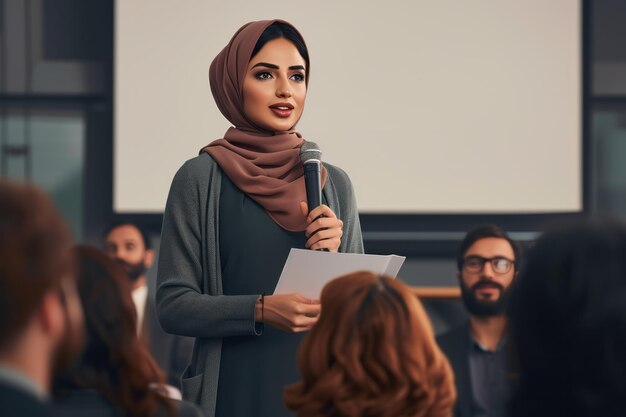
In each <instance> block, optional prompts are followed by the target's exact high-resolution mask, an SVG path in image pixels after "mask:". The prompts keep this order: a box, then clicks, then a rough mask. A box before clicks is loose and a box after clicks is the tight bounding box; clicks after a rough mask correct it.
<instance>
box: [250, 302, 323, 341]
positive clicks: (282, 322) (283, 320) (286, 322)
mask: <svg viewBox="0 0 626 417" xmlns="http://www.w3.org/2000/svg"><path fill="white" fill-rule="evenodd" d="M263 304H264V305H261V301H260V299H259V301H258V302H257V305H256V319H257V321H259V322H260V321H261V318H262V320H263V323H265V324H269V325H272V326H274V327H276V328H278V329H280V330H282V331H285V332H288V333H297V332H305V331H307V330H310V329H311V327H313V325H314V324H315V323H317V319H318V318H319V315H320V311H321V305H320V302H319V301H317V300H311V299H309V298H306V297H303V296H301V295H300V294H280V295H266V296H265V297H264V301H263ZM261 310H263V311H262V312H261Z"/></svg>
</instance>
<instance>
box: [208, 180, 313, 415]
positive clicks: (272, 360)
mask: <svg viewBox="0 0 626 417" xmlns="http://www.w3.org/2000/svg"><path fill="white" fill-rule="evenodd" d="M219 227H220V236H219V244H220V260H221V264H222V277H223V288H224V294H227V295H239V294H261V293H263V292H264V293H265V294H272V293H273V292H274V289H275V288H276V284H277V283H278V278H279V277H280V274H281V272H282V269H283V265H284V264H285V261H286V260H287V256H288V255H289V250H290V249H291V248H301V249H302V248H304V247H305V246H304V245H305V243H306V237H305V235H304V233H303V232H288V231H286V230H284V229H282V228H281V227H280V226H278V225H277V224H276V223H275V222H274V221H273V220H272V219H271V218H270V217H269V215H268V214H267V213H266V211H265V210H264V209H263V208H262V207H261V206H260V205H259V204H257V203H256V202H255V201H253V200H252V199H251V198H249V197H248V196H247V195H246V194H244V193H243V192H242V191H241V190H239V189H238V188H237V187H236V186H235V185H234V184H233V183H232V182H231V181H230V179H228V177H227V176H225V175H224V176H223V177H222V189H221V194H220V219H219ZM250 314H254V311H251V312H250ZM303 335H304V334H303V333H296V334H291V333H285V332H282V331H280V330H278V329H276V328H274V327H272V326H269V325H268V326H265V327H264V328H263V330H262V334H261V335H260V336H232V337H227V338H224V341H223V345H222V359H221V364H220V374H219V382H218V387H217V407H216V413H215V416H216V417H226V416H228V417H250V416H258V417H263V416H267V417H270V416H271V417H280V416H289V415H291V414H290V413H289V412H288V411H287V410H286V408H285V406H284V404H283V389H284V387H285V385H288V384H290V383H294V382H297V381H298V380H299V374H298V371H297V369H296V352H297V349H298V345H299V343H300V341H301V340H302V337H303Z"/></svg>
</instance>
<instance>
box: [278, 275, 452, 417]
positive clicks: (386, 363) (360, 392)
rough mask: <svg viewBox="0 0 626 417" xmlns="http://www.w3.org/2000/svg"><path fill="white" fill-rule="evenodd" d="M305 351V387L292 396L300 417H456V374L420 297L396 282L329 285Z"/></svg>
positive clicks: (354, 279) (351, 280)
mask: <svg viewBox="0 0 626 417" xmlns="http://www.w3.org/2000/svg"><path fill="white" fill-rule="evenodd" d="M321 303H322V313H321V315H320V318H319V321H318V322H317V324H316V325H315V326H314V327H313V329H312V330H311V332H310V334H308V335H307V336H306V338H305V339H304V342H303V344H302V346H301V348H300V352H299V358H298V365H299V368H300V372H301V373H302V381H301V382H299V383H296V384H293V385H291V386H289V387H287V389H286V390H285V402H286V404H287V407H288V408H290V409H291V410H292V411H295V412H296V414H297V415H298V416H299V417H363V416H367V417H399V416H406V417H408V416H416V417H418V416H419V417H449V416H451V415H452V407H453V406H454V401H455V399H456V391H455V388H454V379H453V376H452V371H451V369H450V366H449V364H448V361H447V360H446V358H445V356H444V355H443V353H442V352H441V351H440V350H439V348H438V346H437V344H436V343H435V338H434V335H433V330H432V327H431V324H430V321H429V319H428V316H427V315H426V312H425V311H424V308H423V307H422V304H421V303H420V301H419V300H418V299H417V297H416V296H415V295H414V294H413V293H412V292H411V290H410V289H409V287H407V286H406V285H405V284H403V283H402V282H400V281H397V280H394V279H393V278H390V277H386V276H380V275H376V274H373V273H371V272H365V271H361V272H355V273H352V274H348V275H344V276H342V277H339V278H337V279H335V280H333V281H331V282H330V283H328V284H327V285H326V286H325V287H324V290H323V291H322V296H321Z"/></svg>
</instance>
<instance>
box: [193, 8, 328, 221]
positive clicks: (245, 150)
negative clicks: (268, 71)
mask: <svg viewBox="0 0 626 417" xmlns="http://www.w3.org/2000/svg"><path fill="white" fill-rule="evenodd" d="M276 22H280V23H283V24H287V25H289V26H291V27H292V28H293V29H294V30H296V29H295V28H294V27H293V25H291V24H290V23H288V22H285V21H284V20H262V21H257V22H250V23H247V24H245V25H244V26H242V27H241V28H240V29H239V30H238V31H237V33H235V35H234V36H233V37H232V39H231V40H230V42H229V43H228V45H226V47H225V48H224V49H223V50H222V51H221V52H220V53H219V54H218V55H217V56H216V57H215V59H214V60H213V62H212V63H211V66H210V68H209V83H210V86H211V92H212V93H213V97H214V99H215V102H216V103H217V107H218V108H219V109H220V111H221V112H222V114H223V115H224V117H226V119H228V121H230V122H231V123H232V124H233V126H234V127H231V128H229V129H228V130H227V131H226V133H225V134H224V137H223V138H221V139H217V140H215V141H213V142H211V143H210V144H209V145H207V146H206V147H204V148H202V150H201V151H200V153H202V152H206V153H208V154H209V155H211V157H212V158H213V159H214V160H215V161H216V162H217V163H218V165H219V166H220V168H221V169H222V171H224V173H225V174H226V175H227V176H228V178H230V180H231V181H232V182H233V183H234V184H235V185H236V186H237V187H238V188H239V189H240V190H241V191H243V192H244V193H245V194H247V195H248V196H249V197H250V198H251V199H253V200H254V201H256V202H257V203H258V204H260V205H261V206H262V207H263V208H264V209H265V211H266V212H267V213H268V215H269V216H270V217H271V218H272V219H273V220H274V221H275V222H276V223H277V224H278V225H279V226H280V227H282V228H283V229H285V230H288V231H292V232H295V231H303V230H305V229H306V227H307V225H308V223H307V221H306V217H305V216H304V215H303V214H302V211H301V209H300V202H301V201H306V191H305V185H304V177H303V174H304V170H303V167H302V162H301V161H300V148H301V146H302V144H303V143H304V139H303V138H302V135H300V133H298V132H296V131H295V130H294V128H295V125H294V126H292V127H291V129H290V130H288V131H277V132H272V131H267V130H265V129H262V128H260V127H258V126H256V125H255V124H254V123H253V122H252V121H250V120H249V119H248V117H247V116H246V114H245V113H244V110H243V108H244V107H243V83H244V79H245V77H246V73H247V69H248V64H249V62H250V59H251V55H252V51H253V50H254V47H255V45H256V43H257V41H258V40H259V38H260V37H261V35H262V34H263V32H264V31H265V29H267V28H268V27H269V26H270V25H272V24H273V23H276ZM296 32H297V30H296ZM297 33H298V34H299V32H297ZM305 76H306V80H307V82H308V76H309V68H306V74H305ZM326 178H327V172H326V169H325V168H323V167H322V186H323V185H324V184H325V182H326Z"/></svg>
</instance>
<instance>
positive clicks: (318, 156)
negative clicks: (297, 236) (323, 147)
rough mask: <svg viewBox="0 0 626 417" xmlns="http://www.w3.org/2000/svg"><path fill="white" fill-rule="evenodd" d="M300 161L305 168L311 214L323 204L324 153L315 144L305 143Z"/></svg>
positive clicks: (305, 183)
mask: <svg viewBox="0 0 626 417" xmlns="http://www.w3.org/2000/svg"><path fill="white" fill-rule="evenodd" d="M300 160H301V161H302V165H303V167H304V185H305V188H306V202H307V204H308V206H309V213H310V212H311V211H313V209H315V208H316V207H318V206H320V205H321V204H322V179H321V170H322V151H320V148H319V146H317V144H316V143H314V142H308V141H305V142H304V144H303V145H302V147H301V148H300Z"/></svg>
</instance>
